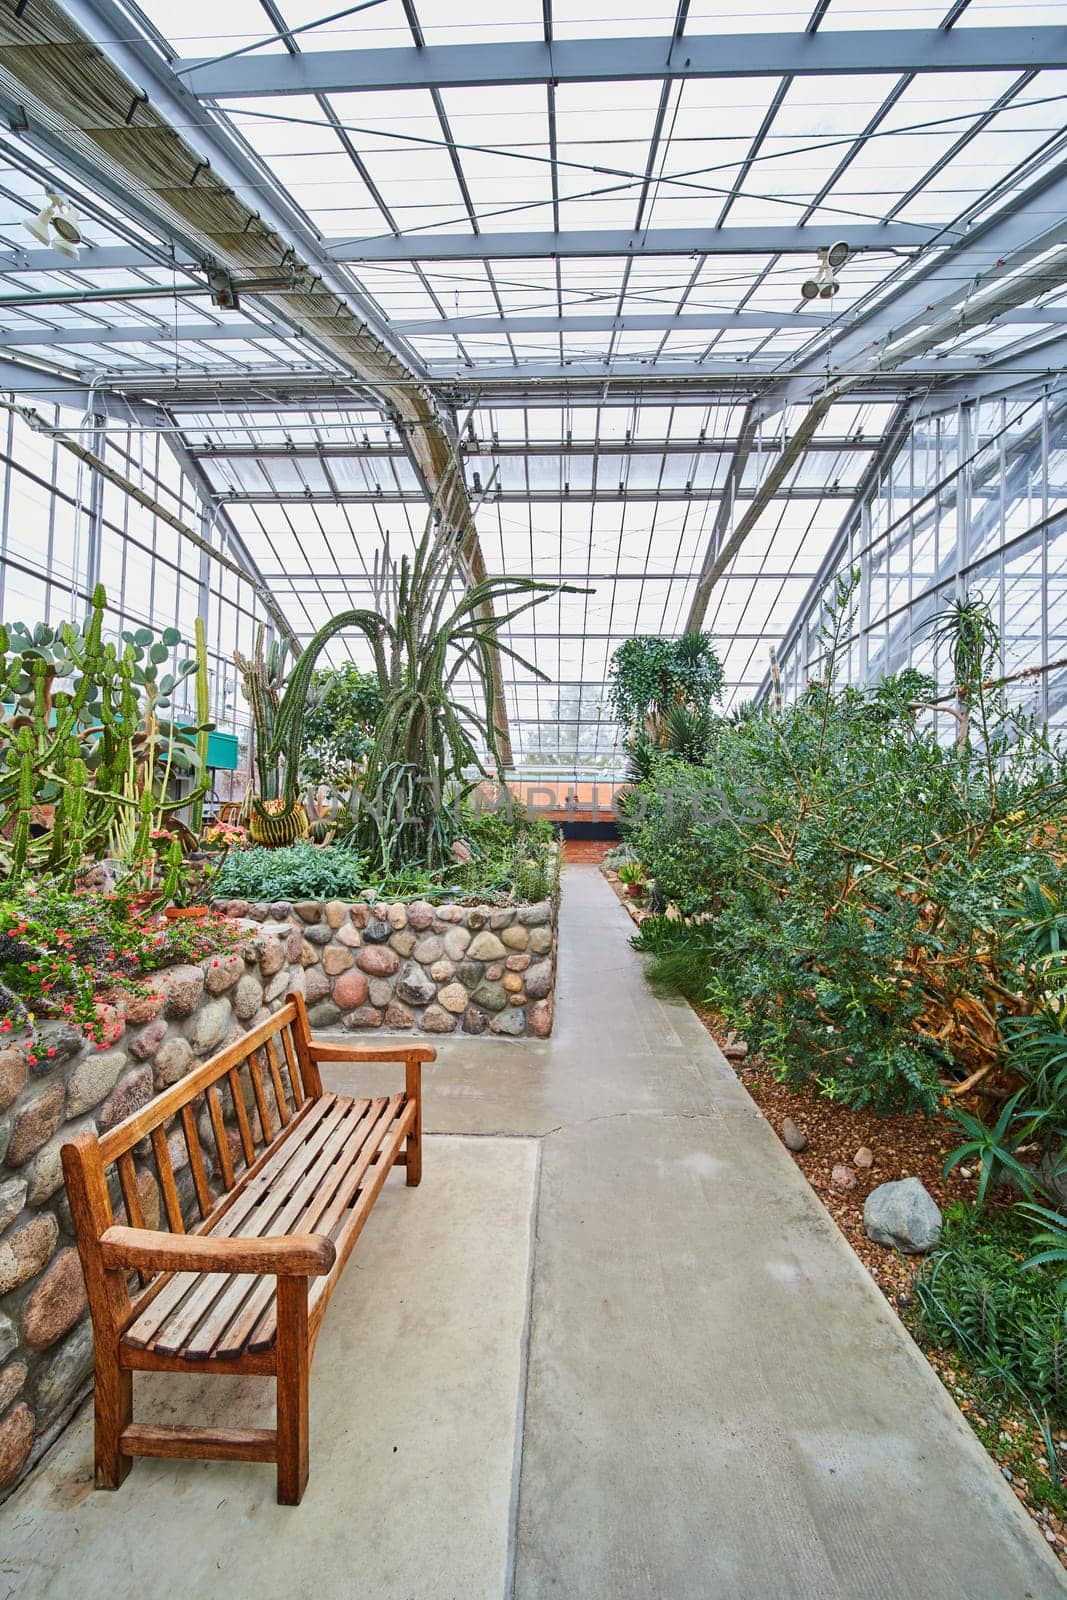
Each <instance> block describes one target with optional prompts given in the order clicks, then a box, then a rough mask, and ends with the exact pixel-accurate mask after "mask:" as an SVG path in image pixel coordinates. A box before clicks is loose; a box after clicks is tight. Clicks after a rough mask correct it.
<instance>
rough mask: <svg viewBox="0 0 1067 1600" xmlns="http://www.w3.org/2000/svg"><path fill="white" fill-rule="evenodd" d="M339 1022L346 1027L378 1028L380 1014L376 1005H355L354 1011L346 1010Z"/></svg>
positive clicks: (380, 1018)
mask: <svg viewBox="0 0 1067 1600" xmlns="http://www.w3.org/2000/svg"><path fill="white" fill-rule="evenodd" d="M341 1022H342V1025H343V1026H344V1027H346V1028H380V1027H381V1025H382V1014H381V1012H380V1011H379V1010H378V1007H377V1006H357V1007H356V1009H355V1011H349V1012H347V1013H346V1014H345V1016H343V1017H342V1018H341Z"/></svg>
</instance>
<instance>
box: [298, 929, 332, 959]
mask: <svg viewBox="0 0 1067 1600" xmlns="http://www.w3.org/2000/svg"><path fill="white" fill-rule="evenodd" d="M332 938H333V929H332V928H328V927H327V926H326V924H325V922H316V923H315V924H314V926H313V927H310V928H305V929H304V939H305V941H306V942H307V943H308V944H311V945H317V946H318V947H319V949H320V952H321V947H322V946H323V945H327V944H329V943H330V941H331V939H332Z"/></svg>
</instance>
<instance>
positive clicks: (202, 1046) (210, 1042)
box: [185, 999, 230, 1056]
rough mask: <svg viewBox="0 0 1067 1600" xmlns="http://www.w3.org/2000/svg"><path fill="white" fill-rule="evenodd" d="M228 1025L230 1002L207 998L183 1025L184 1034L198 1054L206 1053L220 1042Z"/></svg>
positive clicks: (215, 1047) (214, 1048)
mask: <svg viewBox="0 0 1067 1600" xmlns="http://www.w3.org/2000/svg"><path fill="white" fill-rule="evenodd" d="M229 1025H230V1002H229V1001H228V1000H224V999H219V1000H209V1001H208V1002H207V1004H206V1005H202V1006H201V1007H200V1009H199V1011H198V1012H197V1013H196V1015H195V1016H193V1017H190V1019H189V1021H188V1022H187V1023H186V1026H185V1036H186V1038H187V1039H188V1040H189V1043H190V1044H191V1045H192V1047H193V1050H194V1051H195V1052H196V1054H197V1055H198V1056H204V1055H207V1054H208V1052H209V1051H211V1050H216V1049H217V1048H218V1046H219V1045H220V1044H221V1043H222V1040H223V1037H224V1036H225V1033H226V1029H227V1028H228V1027H229Z"/></svg>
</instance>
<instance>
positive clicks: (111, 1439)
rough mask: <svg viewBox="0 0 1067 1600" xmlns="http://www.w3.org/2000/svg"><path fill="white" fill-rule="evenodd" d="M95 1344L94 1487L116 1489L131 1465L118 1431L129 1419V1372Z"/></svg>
mask: <svg viewBox="0 0 1067 1600" xmlns="http://www.w3.org/2000/svg"><path fill="white" fill-rule="evenodd" d="M101 1343H102V1341H99V1340H98V1342H97V1354H96V1384H95V1387H94V1390H93V1407H94V1412H95V1420H96V1434H95V1449H96V1487H97V1488H98V1489H117V1488H118V1487H119V1485H120V1484H121V1483H122V1481H123V1479H124V1478H125V1477H126V1475H127V1473H128V1472H129V1470H130V1468H131V1467H132V1466H133V1457H132V1456H128V1455H124V1454H123V1451H122V1442H121V1441H122V1430H123V1428H125V1427H126V1426H127V1425H128V1424H129V1423H130V1422H131V1421H132V1420H133V1373H132V1372H125V1371H123V1369H122V1368H121V1367H120V1366H119V1364H118V1362H117V1361H116V1360H115V1359H114V1357H113V1356H112V1355H111V1354H110V1353H108V1352H106V1351H104V1350H102V1349H101V1348H100V1345H101Z"/></svg>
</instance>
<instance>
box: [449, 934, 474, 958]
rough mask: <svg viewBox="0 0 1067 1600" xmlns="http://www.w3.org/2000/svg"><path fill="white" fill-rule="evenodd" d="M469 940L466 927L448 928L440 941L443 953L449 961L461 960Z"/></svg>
mask: <svg viewBox="0 0 1067 1600" xmlns="http://www.w3.org/2000/svg"><path fill="white" fill-rule="evenodd" d="M470 942H471V936H470V934H469V933H468V932H467V929H466V928H449V930H448V932H447V933H446V934H445V936H444V939H443V941H442V943H443V945H444V951H445V955H446V956H447V957H448V959H449V960H450V961H462V960H463V957H464V956H465V955H466V953H467V946H468V945H469V944H470Z"/></svg>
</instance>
